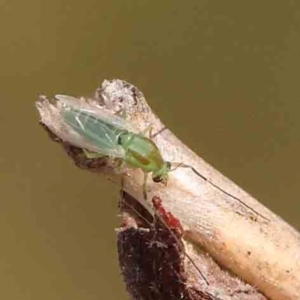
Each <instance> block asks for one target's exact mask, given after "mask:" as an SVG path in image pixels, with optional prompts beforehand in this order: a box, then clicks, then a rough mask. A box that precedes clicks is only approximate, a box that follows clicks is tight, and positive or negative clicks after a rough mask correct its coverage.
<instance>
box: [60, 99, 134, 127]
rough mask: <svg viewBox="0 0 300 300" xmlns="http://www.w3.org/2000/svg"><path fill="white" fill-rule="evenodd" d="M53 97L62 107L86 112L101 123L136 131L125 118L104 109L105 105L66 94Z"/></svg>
mask: <svg viewBox="0 0 300 300" xmlns="http://www.w3.org/2000/svg"><path fill="white" fill-rule="evenodd" d="M55 98H56V99H57V100H58V105H60V106H61V107H62V108H64V109H66V108H69V109H71V110H78V111H81V112H85V113H86V114H89V115H90V116H94V117H95V118H97V119H99V120H101V121H102V122H103V123H107V124H110V125H113V126H115V127H116V129H119V130H127V131H130V132H133V133H138V130H137V129H135V128H134V127H133V126H132V125H131V124H130V123H129V122H127V121H126V120H125V119H123V118H121V117H119V116H116V115H114V114H112V113H111V112H110V111H108V110H107V109H105V107H100V106H99V105H98V106H96V105H95V103H94V105H91V103H89V102H88V101H86V99H84V98H81V99H78V98H75V97H72V96H66V95H56V96H55Z"/></svg>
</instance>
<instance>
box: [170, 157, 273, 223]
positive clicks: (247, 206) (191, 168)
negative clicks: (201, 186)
mask: <svg viewBox="0 0 300 300" xmlns="http://www.w3.org/2000/svg"><path fill="white" fill-rule="evenodd" d="M175 164H176V166H175V167H174V168H173V169H172V170H171V171H174V170H176V169H177V168H188V169H190V170H191V171H193V172H194V173H195V174H196V175H197V176H199V177H200V178H202V179H203V180H204V181H206V182H208V183H209V184H210V185H212V186H213V187H215V188H216V189H218V190H219V191H221V192H223V193H224V194H226V195H227V196H229V197H231V198H233V199H235V200H236V201H238V202H239V203H240V204H242V205H243V206H245V207H246V208H247V209H249V210H251V211H252V212H254V213H255V214H256V215H258V216H260V217H261V218H263V219H265V220H266V221H270V220H269V219H268V218H266V217H264V216H263V215H262V214H260V213H259V212H257V211H256V210H255V209H253V208H252V207H251V206H249V205H248V204H246V203H245V202H243V201H242V200H241V199H239V198H238V197H236V196H234V195H232V194H230V193H228V192H226V191H225V190H223V189H222V188H220V187H219V186H217V185H216V184H214V183H213V182H212V181H210V180H209V179H208V178H207V177H205V176H203V175H202V174H200V173H199V172H198V171H197V170H196V169H195V168H194V167H192V166H189V165H186V164H184V163H175ZM172 165H174V163H172Z"/></svg>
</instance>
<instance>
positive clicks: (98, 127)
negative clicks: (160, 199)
mask: <svg viewBox="0 0 300 300" xmlns="http://www.w3.org/2000/svg"><path fill="white" fill-rule="evenodd" d="M56 99H57V100H58V104H57V105H58V107H59V108H60V113H61V117H62V118H63V120H64V122H66V123H67V124H68V125H69V126H70V127H71V128H72V129H73V130H74V131H75V132H76V133H77V134H78V135H79V137H81V140H79V139H77V141H76V140H74V142H73V144H74V145H75V146H78V147H80V148H83V149H84V151H85V154H86V156H87V157H88V158H97V157H101V156H110V157H113V158H119V159H120V161H121V162H122V164H124V165H127V166H128V167H131V168H140V169H141V170H142V171H143V172H144V181H143V194H144V197H145V199H146V198H147V193H146V183H147V177H148V174H149V173H151V175H152V180H153V181H154V182H160V183H163V184H165V185H166V184H167V181H168V175H169V172H170V171H173V170H175V169H177V168H179V167H182V168H189V169H190V170H191V171H193V172H194V173H195V174H196V175H197V176H199V177H200V178H202V179H203V180H204V181H206V182H208V183H209V184H211V185H212V186H214V187H215V188H217V189H218V190H220V191H221V192H223V193H225V194H226V195H228V196H230V197H231V198H233V199H235V200H237V201H238V202H239V203H241V204H242V205H244V206H245V207H246V208H248V209H249V210H251V211H252V212H254V213H255V214H257V215H259V216H261V217H262V218H264V219H266V218H265V217H264V216H263V215H261V214H260V213H258V212H257V211H255V210H254V209H253V208H251V207H250V206H249V205H247V204H246V203H244V202H243V201H241V200H240V199H239V198H237V197H235V196H234V195H231V194H230V193H228V192H226V191H225V190H223V189H222V188H220V187H219V186H217V185H216V184H214V183H213V182H212V181H210V180H209V179H208V178H206V177H205V176H203V175H202V174H200V173H199V172H198V171H197V170H196V169H195V168H194V167H192V166H189V165H186V164H184V163H171V162H168V161H165V160H164V159H163V157H162V154H161V152H160V150H159V148H158V147H157V145H156V144H155V143H154V142H153V141H152V140H151V138H150V137H149V138H148V137H146V136H145V134H146V133H147V132H148V131H150V128H146V129H145V130H144V131H143V132H140V133H139V132H137V131H136V129H134V128H133V127H132V126H131V124H130V123H129V122H127V121H126V120H125V119H124V118H122V117H121V116H118V115H114V114H112V113H110V112H109V111H108V110H105V109H104V108H103V107H99V108H96V107H93V108H90V107H89V106H88V105H86V104H84V102H82V101H81V102H80V101H79V100H78V99H77V98H74V97H71V96H65V95H56ZM82 138H83V139H82ZM172 166H175V167H174V168H173V169H172ZM267 220H268V219H267Z"/></svg>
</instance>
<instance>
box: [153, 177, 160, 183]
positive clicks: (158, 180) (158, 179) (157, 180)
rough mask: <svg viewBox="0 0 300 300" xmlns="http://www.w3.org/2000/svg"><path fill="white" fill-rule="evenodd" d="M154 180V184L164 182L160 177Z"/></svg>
mask: <svg viewBox="0 0 300 300" xmlns="http://www.w3.org/2000/svg"><path fill="white" fill-rule="evenodd" d="M152 180H153V181H154V182H156V183H158V182H162V181H163V179H162V177H159V176H157V177H153V178H152Z"/></svg>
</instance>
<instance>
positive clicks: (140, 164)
mask: <svg viewBox="0 0 300 300" xmlns="http://www.w3.org/2000/svg"><path fill="white" fill-rule="evenodd" d="M119 145H120V146H122V147H123V148H124V150H125V162H126V164H128V165H129V166H130V167H133V168H141V169H142V170H143V171H144V172H146V173H153V175H155V174H156V175H155V178H156V179H157V178H158V176H161V175H162V174H164V173H165V172H164V170H165V169H166V162H165V161H164V160H163V158H162V155H161V153H160V151H159V149H158V147H157V146H156V145H155V143H154V142H153V141H152V140H151V139H148V138H146V137H144V136H142V135H140V134H134V133H130V132H126V133H122V134H120V135H119ZM153 178H154V176H153ZM157 181H162V180H157Z"/></svg>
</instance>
